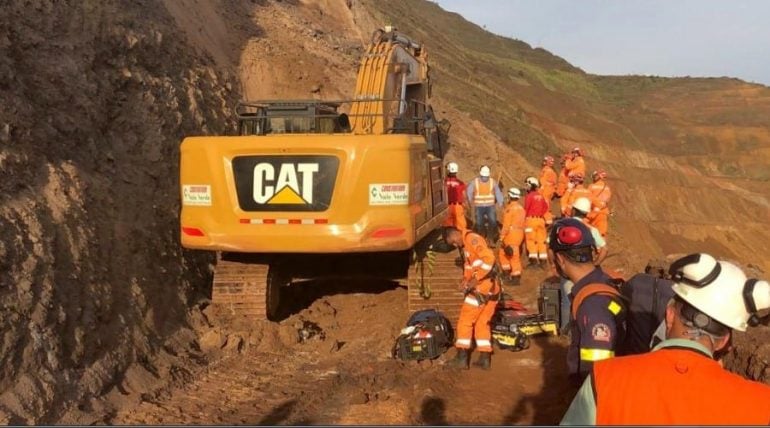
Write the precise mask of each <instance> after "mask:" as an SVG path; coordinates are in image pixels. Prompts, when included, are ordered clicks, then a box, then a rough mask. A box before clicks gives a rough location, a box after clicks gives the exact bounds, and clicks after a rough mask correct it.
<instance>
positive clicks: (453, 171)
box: [446, 162, 460, 177]
mask: <svg viewBox="0 0 770 428" xmlns="http://www.w3.org/2000/svg"><path fill="white" fill-rule="evenodd" d="M446 172H447V173H449V175H450V176H453V177H454V176H455V175H457V173H458V172H460V166H459V165H457V162H449V163H448V164H447V166H446Z"/></svg>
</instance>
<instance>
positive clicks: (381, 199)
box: [369, 183, 409, 205]
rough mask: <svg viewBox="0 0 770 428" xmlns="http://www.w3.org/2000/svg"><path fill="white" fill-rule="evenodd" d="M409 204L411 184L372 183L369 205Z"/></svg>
mask: <svg viewBox="0 0 770 428" xmlns="http://www.w3.org/2000/svg"><path fill="white" fill-rule="evenodd" d="M407 204H409V184H407V183H390V184H370V185H369V205H407Z"/></svg>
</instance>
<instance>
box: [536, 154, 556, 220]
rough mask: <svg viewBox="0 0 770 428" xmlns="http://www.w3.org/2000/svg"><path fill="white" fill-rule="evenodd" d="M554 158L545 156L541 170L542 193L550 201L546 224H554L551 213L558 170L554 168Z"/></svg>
mask: <svg viewBox="0 0 770 428" xmlns="http://www.w3.org/2000/svg"><path fill="white" fill-rule="evenodd" d="M553 164H554V159H553V157H551V156H546V157H544V158H543V168H542V169H541V170H540V194H542V195H543V198H545V201H546V202H548V211H546V213H545V216H544V218H545V225H546V227H547V226H550V225H551V224H553V214H551V209H550V206H551V200H552V199H553V195H554V193H556V180H557V179H556V171H554V170H553Z"/></svg>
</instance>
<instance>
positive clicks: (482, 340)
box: [455, 232, 500, 352]
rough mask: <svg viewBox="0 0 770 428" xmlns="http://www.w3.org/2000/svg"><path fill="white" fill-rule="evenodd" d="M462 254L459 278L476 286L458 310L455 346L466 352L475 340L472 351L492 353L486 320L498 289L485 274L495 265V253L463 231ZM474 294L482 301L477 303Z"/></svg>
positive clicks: (472, 234) (478, 236)
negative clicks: (470, 281)
mask: <svg viewBox="0 0 770 428" xmlns="http://www.w3.org/2000/svg"><path fill="white" fill-rule="evenodd" d="M463 252H464V253H465V269H464V271H463V279H465V280H469V279H471V278H475V279H476V280H477V281H478V283H477V284H476V287H475V288H474V291H472V292H470V293H468V294H467V295H466V296H465V300H464V301H463V306H462V308H461V309H460V320H459V321H457V340H456V341H455V347H456V348H460V349H470V347H471V341H472V340H473V339H474V338H475V339H476V349H478V350H479V352H492V342H491V340H492V329H491V327H490V326H489V321H490V320H491V319H492V315H494V313H495V307H496V306H497V300H498V299H499V295H500V287H499V286H498V285H497V282H496V281H494V280H492V279H491V278H489V277H488V275H489V273H490V272H491V271H492V268H493V266H494V264H495V254H494V253H493V252H492V250H490V249H489V247H487V242H486V240H485V239H484V238H482V237H481V236H480V235H478V234H476V233H473V232H466V233H465V235H464V236H463ZM476 293H478V294H479V295H481V296H482V297H483V298H485V299H486V301H483V302H482V301H479V298H478V297H477V296H476ZM495 295H496V296H495Z"/></svg>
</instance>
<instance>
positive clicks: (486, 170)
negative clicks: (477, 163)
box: [479, 165, 491, 177]
mask: <svg viewBox="0 0 770 428" xmlns="http://www.w3.org/2000/svg"><path fill="white" fill-rule="evenodd" d="M490 174H491V171H490V170H489V167H488V166H486V165H484V166H482V167H481V169H480V170H479V175H480V176H482V177H489V175H490Z"/></svg>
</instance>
